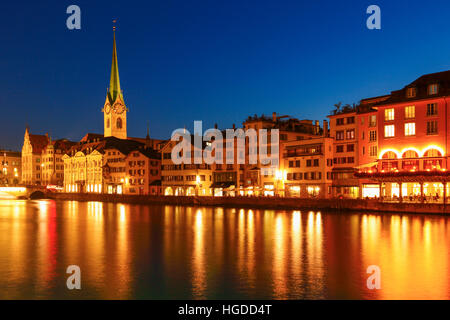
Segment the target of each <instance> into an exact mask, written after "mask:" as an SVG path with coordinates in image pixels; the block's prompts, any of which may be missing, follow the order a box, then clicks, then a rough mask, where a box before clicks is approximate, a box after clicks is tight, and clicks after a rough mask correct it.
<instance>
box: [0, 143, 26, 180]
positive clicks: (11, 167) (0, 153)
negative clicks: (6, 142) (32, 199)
mask: <svg viewBox="0 0 450 320" xmlns="http://www.w3.org/2000/svg"><path fill="white" fill-rule="evenodd" d="M0 157H1V162H0V163H1V167H0V170H1V171H0V185H16V184H18V183H19V182H20V179H21V177H22V159H21V153H20V152H14V151H8V150H0Z"/></svg>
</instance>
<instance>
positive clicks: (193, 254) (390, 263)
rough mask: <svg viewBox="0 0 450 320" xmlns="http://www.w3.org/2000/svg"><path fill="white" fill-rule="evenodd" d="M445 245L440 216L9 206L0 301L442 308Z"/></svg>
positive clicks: (4, 215) (449, 256)
mask: <svg viewBox="0 0 450 320" xmlns="http://www.w3.org/2000/svg"><path fill="white" fill-rule="evenodd" d="M449 237H450V228H449V219H448V218H446V217H443V216H431V217H428V216H422V215H390V214H361V215H358V214H348V215H345V214H337V213H323V212H313V211H309V212H308V211H274V210H265V211H264V210H249V209H224V208H191V207H172V206H152V207H149V206H138V205H127V204H112V203H101V202H74V201H68V202H53V201H13V200H5V201H0V298H2V299H13V298H37V299H46V298H63V299H78V298H104V299H117V298H118V299H128V298H139V299H142V298H153V299H157V298H174V299H176V298H194V299H204V298H238V299H239V298H256V299H264V298H265V299H271V298H274V299H299V298H300V299H301V298H308V299H323V298H339V299H346V298H364V299H431V298H434V299H449V298H450V287H449V280H448V279H447V278H448V277H447V275H448V273H449V271H450V270H449V268H450V265H449V262H450V250H449V246H450V241H449V240H450V239H449ZM72 264H75V265H79V266H80V267H81V270H82V290H81V291H79V292H71V291H68V290H67V289H66V287H65V281H66V279H67V274H66V268H67V267H68V266H69V265H72ZM370 265H378V266H380V268H381V277H382V280H381V286H382V288H381V290H375V291H373V290H369V289H367V287H366V280H367V277H368V276H369V275H368V274H367V273H366V270H367V267H368V266H370Z"/></svg>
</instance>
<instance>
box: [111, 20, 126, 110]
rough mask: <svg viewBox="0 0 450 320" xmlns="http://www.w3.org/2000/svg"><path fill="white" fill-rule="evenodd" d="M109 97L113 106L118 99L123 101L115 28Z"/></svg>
mask: <svg viewBox="0 0 450 320" xmlns="http://www.w3.org/2000/svg"><path fill="white" fill-rule="evenodd" d="M108 97H109V101H110V103H111V104H113V103H114V101H116V99H117V97H120V98H121V99H122V101H123V97H122V91H121V90H120V80H119V63H118V62H117V49H116V29H115V27H114V43H113V54H112V65H111V79H110V81H109V91H108Z"/></svg>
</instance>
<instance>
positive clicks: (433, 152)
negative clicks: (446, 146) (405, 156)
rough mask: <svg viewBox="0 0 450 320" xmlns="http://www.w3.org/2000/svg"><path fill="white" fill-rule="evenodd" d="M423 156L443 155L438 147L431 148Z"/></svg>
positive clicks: (435, 156)
mask: <svg viewBox="0 0 450 320" xmlns="http://www.w3.org/2000/svg"><path fill="white" fill-rule="evenodd" d="M423 156H424V157H425V158H438V157H442V154H441V152H440V151H439V150H437V149H429V150H427V151H426V152H425V153H424V154H423Z"/></svg>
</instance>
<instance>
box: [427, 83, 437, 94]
mask: <svg viewBox="0 0 450 320" xmlns="http://www.w3.org/2000/svg"><path fill="white" fill-rule="evenodd" d="M437 93H438V85H437V84H430V85H429V86H428V94H429V95H433V94H437Z"/></svg>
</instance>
